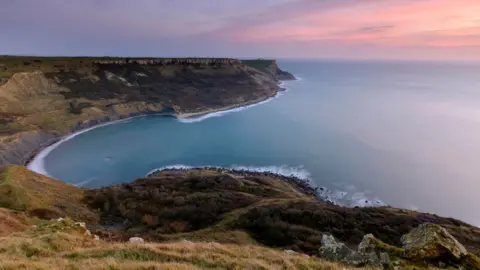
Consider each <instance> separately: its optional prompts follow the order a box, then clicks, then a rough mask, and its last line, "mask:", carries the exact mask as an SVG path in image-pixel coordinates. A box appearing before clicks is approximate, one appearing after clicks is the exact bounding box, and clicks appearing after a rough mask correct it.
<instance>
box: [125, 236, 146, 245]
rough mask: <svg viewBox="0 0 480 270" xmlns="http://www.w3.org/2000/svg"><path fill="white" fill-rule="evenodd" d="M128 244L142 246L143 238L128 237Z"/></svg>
mask: <svg viewBox="0 0 480 270" xmlns="http://www.w3.org/2000/svg"><path fill="white" fill-rule="evenodd" d="M128 242H130V243H133V244H143V243H145V240H143V238H140V237H130V239H128Z"/></svg>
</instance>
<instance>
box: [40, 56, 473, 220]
mask: <svg viewBox="0 0 480 270" xmlns="http://www.w3.org/2000/svg"><path fill="white" fill-rule="evenodd" d="M280 65H281V67H282V68H284V69H285V70H288V71H291V72H293V73H294V74H296V75H298V76H299V77H301V78H302V80H300V81H296V82H287V83H286V86H287V87H288V88H289V91H287V92H285V93H283V94H282V95H280V96H279V97H277V98H275V99H273V100H271V101H270V102H267V103H265V104H261V105H258V106H254V107H252V108H248V109H246V110H241V111H238V112H232V113H229V114H223V115H217V116H219V117H210V118H206V119H203V120H202V121H191V122H189V123H184V122H180V121H179V120H177V119H174V118H165V117H150V118H140V119H135V120H132V121H130V122H126V123H121V124H115V125H109V126H105V127H101V128H97V129H94V130H92V131H89V132H86V133H83V134H80V135H78V136H77V137H75V138H73V139H71V140H69V141H67V142H65V143H63V144H60V146H59V147H57V148H55V149H54V150H53V151H52V152H51V153H50V154H48V155H47V156H46V158H45V159H44V165H45V166H44V167H45V170H46V171H47V172H48V174H50V175H51V176H53V177H56V178H59V179H63V180H65V181H68V182H71V183H74V184H78V185H83V186H87V187H98V186H103V185H110V184H114V183H119V182H126V181H131V180H133V179H135V178H136V177H140V176H143V175H145V174H146V173H148V172H149V171H151V170H152V169H155V168H159V167H164V166H169V165H178V164H184V165H191V166H202V165H216V166H225V167H232V166H233V167H235V166H236V167H239V166H246V167H252V168H265V169H269V170H274V171H278V172H282V173H287V174H290V173H296V174H297V175H300V176H303V177H309V178H310V179H312V181H313V182H314V183H315V184H317V185H321V186H324V187H327V188H329V189H331V190H332V191H337V192H336V193H333V195H334V196H337V198H338V199H339V200H343V201H347V200H348V201H349V200H352V201H356V202H361V201H364V198H365V197H366V198H370V199H374V200H375V198H379V199H381V200H382V201H383V202H385V203H387V204H390V205H393V206H398V207H405V208H410V209H420V210H422V211H430V212H436V213H439V214H441V215H447V216H454V217H457V218H461V219H463V220H466V221H469V222H471V223H473V224H475V225H480V211H479V210H478V205H480V196H479V194H478V193H479V191H480V165H479V164H480V66H479V65H474V64H452V63H450V64H447V63H380V62H378V63H373V62H280ZM339 191H345V193H341V192H339Z"/></svg>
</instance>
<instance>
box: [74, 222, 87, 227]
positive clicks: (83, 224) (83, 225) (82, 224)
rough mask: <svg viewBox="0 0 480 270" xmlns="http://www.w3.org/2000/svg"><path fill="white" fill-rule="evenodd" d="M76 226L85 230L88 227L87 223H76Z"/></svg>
mask: <svg viewBox="0 0 480 270" xmlns="http://www.w3.org/2000/svg"><path fill="white" fill-rule="evenodd" d="M75 225H76V226H79V227H82V228H85V229H86V228H87V225H86V224H85V222H75Z"/></svg>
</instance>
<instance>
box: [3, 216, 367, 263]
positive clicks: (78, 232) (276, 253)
mask: <svg viewBox="0 0 480 270" xmlns="http://www.w3.org/2000/svg"><path fill="white" fill-rule="evenodd" d="M0 242H1V243H2V246H1V247H0V269H175V270H176V269H265V270H268V269H272V270H276V269H330V270H335V269H345V266H343V265H341V264H337V263H332V262H327V261H323V260H320V259H318V258H314V257H308V256H305V255H303V254H298V253H289V252H283V251H281V250H273V249H268V248H264V247H260V246H257V245H234V244H219V243H201V242H199V243H192V242H189V241H183V242H172V243H163V244H160V243H148V244H141V245H138V244H124V243H116V244H112V243H107V242H104V241H102V240H95V238H94V237H93V236H92V235H89V234H88V233H86V229H85V228H84V227H82V225H81V224H78V223H75V222H73V221H71V220H69V219H66V220H63V221H60V222H59V221H47V222H41V223H39V224H38V225H36V226H34V227H32V228H30V229H28V230H26V231H24V232H21V233H14V234H11V235H10V236H8V237H0ZM369 269H373V268H369Z"/></svg>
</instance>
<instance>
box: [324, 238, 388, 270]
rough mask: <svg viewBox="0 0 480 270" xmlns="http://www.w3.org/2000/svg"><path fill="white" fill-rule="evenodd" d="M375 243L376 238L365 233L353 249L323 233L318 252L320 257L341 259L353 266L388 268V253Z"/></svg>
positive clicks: (334, 259) (332, 259)
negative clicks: (355, 248) (356, 247)
mask: <svg viewBox="0 0 480 270" xmlns="http://www.w3.org/2000/svg"><path fill="white" fill-rule="evenodd" d="M376 243H377V240H376V239H374V237H373V236H372V235H365V237H364V238H363V240H362V242H361V243H360V244H359V245H358V249H357V250H356V251H355V250H352V249H350V248H348V247H347V246H346V245H345V244H344V243H341V242H338V241H337V240H335V238H334V237H333V236H331V235H326V234H324V235H323V237H322V246H321V247H320V249H319V250H318V253H319V256H320V257H321V258H324V259H327V260H331V261H341V262H343V263H346V264H349V265H353V266H367V265H369V266H376V267H384V268H386V269H388V268H390V267H391V265H392V263H391V261H390V256H389V254H388V253H387V252H384V251H381V250H379V249H378V248H377V244H376Z"/></svg>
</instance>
